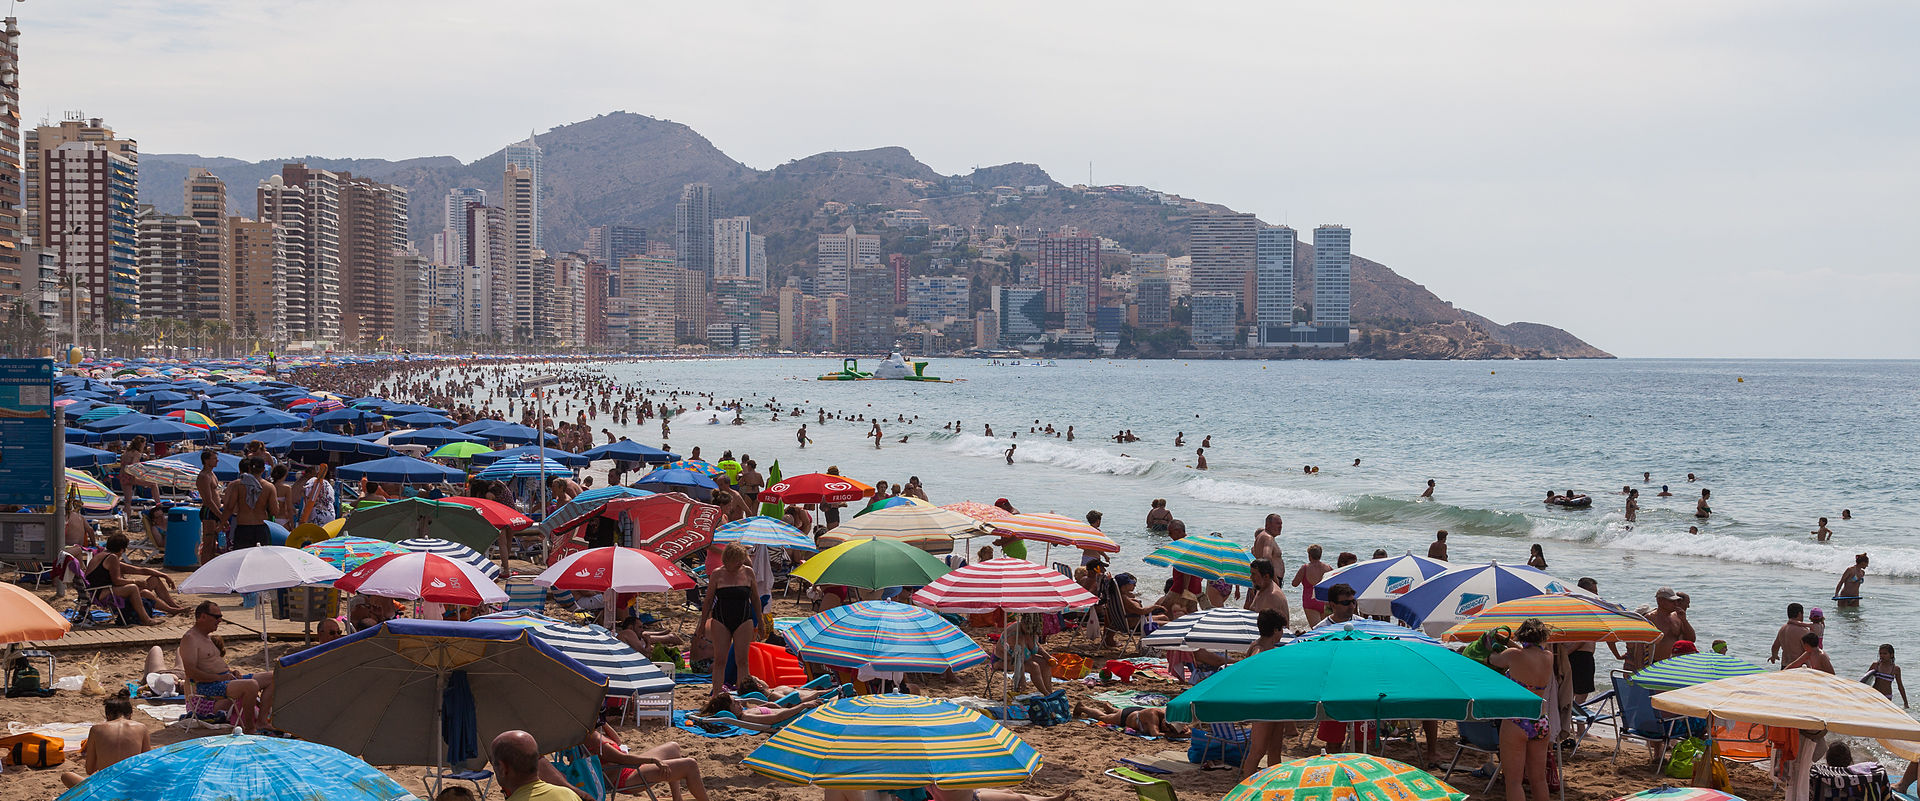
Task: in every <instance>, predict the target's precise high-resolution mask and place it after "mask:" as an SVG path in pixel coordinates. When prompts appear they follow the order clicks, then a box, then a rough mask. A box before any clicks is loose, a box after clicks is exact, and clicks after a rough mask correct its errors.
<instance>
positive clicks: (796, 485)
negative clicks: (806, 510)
mask: <svg viewBox="0 0 1920 801" xmlns="http://www.w3.org/2000/svg"><path fill="white" fill-rule="evenodd" d="M872 494H873V487H871V486H868V485H866V484H862V483H860V482H858V481H855V480H853V479H851V478H847V477H846V476H836V475H829V474H827V473H801V474H800V475H797V476H788V477H787V478H783V479H781V480H780V481H779V482H778V483H776V484H774V485H773V486H771V487H768V488H766V489H764V490H761V491H760V498H759V500H760V502H761V503H851V502H853V501H857V500H860V499H861V498H865V497H868V496H870V495H872Z"/></svg>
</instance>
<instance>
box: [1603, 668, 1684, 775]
mask: <svg viewBox="0 0 1920 801" xmlns="http://www.w3.org/2000/svg"><path fill="white" fill-rule="evenodd" d="M1613 697H1614V699H1615V700H1616V701H1617V702H1618V704H1619V708H1620V714H1619V717H1617V718H1615V719H1614V728H1615V729H1616V730H1617V734H1618V737H1617V739H1615V740H1614V741H1613V762H1614V764H1615V765H1618V764H1620V744H1621V743H1623V742H1626V741H1627V740H1634V741H1637V742H1640V743H1643V744H1645V745H1646V746H1647V749H1648V750H1650V751H1652V752H1653V759H1654V769H1655V770H1656V771H1658V770H1659V769H1660V768H1662V767H1664V766H1665V765H1666V763H1667V746H1669V745H1672V744H1674V743H1677V742H1679V741H1680V740H1682V739H1685V735H1684V734H1682V733H1680V732H1678V731H1677V727H1678V725H1679V724H1680V723H1681V722H1683V721H1684V720H1685V718H1663V717H1661V715H1660V712H1659V711H1658V710H1655V709H1654V708H1653V691H1652V690H1648V689H1647V688H1645V687H1642V686H1640V685H1638V684H1634V683H1633V682H1632V681H1630V680H1629V677H1628V675H1627V674H1626V673H1625V672H1622V671H1618V670H1616V671H1614V672H1613Z"/></svg>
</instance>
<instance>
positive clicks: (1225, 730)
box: [1187, 723, 1253, 768]
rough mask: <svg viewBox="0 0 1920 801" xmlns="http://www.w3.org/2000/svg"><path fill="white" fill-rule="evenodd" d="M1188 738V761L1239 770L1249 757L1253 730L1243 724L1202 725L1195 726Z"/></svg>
mask: <svg viewBox="0 0 1920 801" xmlns="http://www.w3.org/2000/svg"><path fill="white" fill-rule="evenodd" d="M1188 736H1189V738H1190V739H1189V741H1188V745H1187V761H1189V762H1193V763H1195V764H1205V763H1209V762H1217V763H1224V764H1226V765H1229V766H1232V767H1236V768H1237V767H1239V766H1240V761H1241V760H1243V759H1245V758H1246V756H1247V744H1248V742H1249V741H1251V740H1252V739H1253V728H1252V727H1251V726H1248V725H1246V724H1243V723H1202V724H1199V725H1196V726H1194V727H1193V730H1192V732H1191V733H1190V734H1189V735H1188Z"/></svg>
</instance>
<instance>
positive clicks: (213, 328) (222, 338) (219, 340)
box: [206, 320, 233, 356]
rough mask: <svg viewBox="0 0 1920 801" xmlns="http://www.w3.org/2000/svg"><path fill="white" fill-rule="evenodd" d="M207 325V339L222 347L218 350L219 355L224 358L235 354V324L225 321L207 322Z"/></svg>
mask: <svg viewBox="0 0 1920 801" xmlns="http://www.w3.org/2000/svg"><path fill="white" fill-rule="evenodd" d="M206 325H207V337H208V338H209V339H211V340H213V342H214V343H215V344H216V345H217V346H220V347H217V348H216V350H217V351H218V352H219V355H223V356H224V355H229V354H231V353H232V352H233V324H232V323H229V322H227V321H225V320H208V321H206Z"/></svg>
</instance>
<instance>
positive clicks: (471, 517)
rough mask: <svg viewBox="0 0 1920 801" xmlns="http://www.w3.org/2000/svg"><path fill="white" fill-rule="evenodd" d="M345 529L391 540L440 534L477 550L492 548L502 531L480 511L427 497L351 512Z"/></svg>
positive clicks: (359, 535)
mask: <svg viewBox="0 0 1920 801" xmlns="http://www.w3.org/2000/svg"><path fill="white" fill-rule="evenodd" d="M345 530H346V531H347V532H348V533H350V534H352V535H354V536H356V537H368V538H371V539H376V540H386V541H387V542H399V541H401V540H406V539H412V538H414V537H437V538H439V539H443V540H451V541H453V542H457V543H460V544H461V545H465V546H467V547H469V548H472V549H474V550H476V551H482V550H484V549H486V548H488V547H491V546H492V545H493V544H494V543H495V542H497V541H499V539H500V530H499V529H498V528H495V527H494V525H493V523H491V522H489V521H488V520H487V517H486V515H485V514H482V513H481V511H480V510H478V509H475V508H473V507H471V506H467V505H465V504H458V503H447V502H446V501H444V500H440V501H433V500H428V499H426V498H402V499H400V500H397V501H391V502H388V503H383V504H380V505H378V506H366V507H362V508H359V509H355V510H354V511H353V513H352V514H349V515H347V527H346V529H345Z"/></svg>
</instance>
